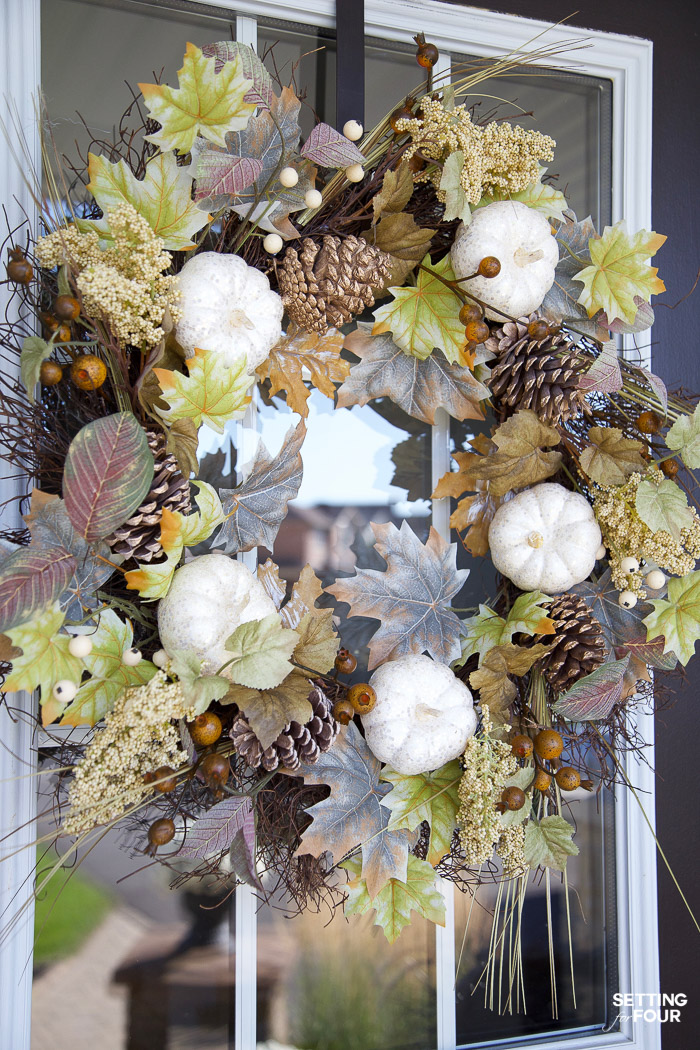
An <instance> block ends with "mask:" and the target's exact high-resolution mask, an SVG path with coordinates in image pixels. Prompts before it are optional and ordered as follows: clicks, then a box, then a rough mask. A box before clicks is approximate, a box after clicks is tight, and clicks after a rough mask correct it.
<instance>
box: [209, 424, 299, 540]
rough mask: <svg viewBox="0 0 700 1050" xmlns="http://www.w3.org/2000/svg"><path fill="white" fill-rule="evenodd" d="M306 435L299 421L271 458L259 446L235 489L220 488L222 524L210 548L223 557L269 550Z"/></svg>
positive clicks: (294, 485) (293, 490) (291, 493)
mask: <svg viewBox="0 0 700 1050" xmlns="http://www.w3.org/2000/svg"><path fill="white" fill-rule="evenodd" d="M305 436H306V424H305V423H304V421H303V419H302V420H300V421H299V423H298V424H297V426H296V427H295V428H294V429H293V430H290V431H289V432H288V434H287V436H286V438H285V440H284V443H283V445H282V448H281V450H280V451H279V453H278V454H277V455H276V456H274V457H272V456H270V454H269V452H268V451H267V449H266V448H265V446H264V445H263V444H262V442H261V443H260V444H259V445H258V450H257V452H256V454H255V459H254V461H253V465H252V467H251V470H250V473H249V474H248V476H247V478H246V479H245V481H244V482H243V484H242V485H240V486H239V487H238V488H237V489H221V490H220V492H219V495H220V496H221V500H222V504H223V509H224V514H225V515H226V521H224V523H223V525H222V526H221V529H220V530H219V532H218V534H217V537H216V539H215V541H214V544H213V546H215V547H223V548H224V552H225V553H226V554H236V553H237V552H238V551H249V550H251V549H252V548H253V547H259V546H265V547H267V548H268V550H272V546H273V544H274V542H275V537H276V535H277V532H278V530H279V527H280V525H281V524H282V521H283V520H284V517H285V515H286V513H287V504H288V503H289V501H290V500H291V499H294V497H295V496H296V494H297V492H298V491H299V486H300V485H301V480H302V476H303V464H302V461H301V453H300V449H301V446H302V443H303V441H304V438H305Z"/></svg>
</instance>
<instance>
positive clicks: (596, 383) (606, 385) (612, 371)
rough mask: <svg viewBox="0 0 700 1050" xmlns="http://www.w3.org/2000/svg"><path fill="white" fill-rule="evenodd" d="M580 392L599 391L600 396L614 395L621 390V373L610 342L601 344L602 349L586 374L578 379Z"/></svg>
mask: <svg viewBox="0 0 700 1050" xmlns="http://www.w3.org/2000/svg"><path fill="white" fill-rule="evenodd" d="M578 385H579V387H580V388H581V389H582V390H585V391H590V390H600V392H601V393H602V394H614V393H615V391H616V390H622V373H621V371H620V361H619V358H618V356H617V347H616V346H615V344H614V343H613V342H612V341H610V342H608V343H604V344H603V349H602V350H601V351H600V354H599V355H598V357H597V358H596V359H595V361H594V362H593V364H592V365H591V367H590V368H589V369H588V371H587V372H584V374H583V375H582V376H581V378H580V379H579V383H578Z"/></svg>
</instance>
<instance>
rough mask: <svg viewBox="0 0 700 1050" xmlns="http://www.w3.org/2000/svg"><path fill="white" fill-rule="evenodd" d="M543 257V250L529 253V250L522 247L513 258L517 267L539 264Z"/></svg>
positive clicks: (539, 249)
mask: <svg viewBox="0 0 700 1050" xmlns="http://www.w3.org/2000/svg"><path fill="white" fill-rule="evenodd" d="M543 256H544V252H543V251H542V249H541V248H538V249H537V251H534V252H529V251H527V249H525V248H522V247H521V248H517V249H516V251H515V252H514V253H513V258H514V260H515V263H516V265H517V266H529V265H530V263H536V262H539V261H540V259H541V258H542V257H543Z"/></svg>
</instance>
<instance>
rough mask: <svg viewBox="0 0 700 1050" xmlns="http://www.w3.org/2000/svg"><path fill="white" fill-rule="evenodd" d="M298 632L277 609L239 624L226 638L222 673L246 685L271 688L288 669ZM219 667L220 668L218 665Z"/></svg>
mask: <svg viewBox="0 0 700 1050" xmlns="http://www.w3.org/2000/svg"><path fill="white" fill-rule="evenodd" d="M299 638H300V636H299V635H298V634H297V633H296V631H292V630H290V629H289V628H288V627H283V626H282V621H281V620H280V618H279V616H278V615H277V613H270V615H269V616H265V617H263V619H262V620H249V621H247V622H246V623H242V624H239V626H238V627H237V628H236V630H235V631H234V632H233V634H232V635H231V637H230V638H228V639H227V641H226V650H227V652H229V653H231V657H230V658H229V660H228V661H227V662H226V677H227V678H230V679H231V681H232V682H236V683H237V684H238V685H245V686H248V687H249V688H250V689H272V688H274V687H275V686H277V685H279V684H280V682H282V681H283V679H285V678H286V677H287V675H288V674H289V673H290V672H291V671H292V665H291V663H290V662H289V657H290V656H291V655H292V652H293V651H294V648H295V646H296V645H297V643H298V642H299ZM222 670H223V669H222Z"/></svg>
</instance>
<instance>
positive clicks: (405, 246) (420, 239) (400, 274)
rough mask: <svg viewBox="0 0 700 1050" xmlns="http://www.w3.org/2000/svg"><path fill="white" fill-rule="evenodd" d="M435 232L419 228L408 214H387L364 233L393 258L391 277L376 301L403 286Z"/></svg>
mask: <svg viewBox="0 0 700 1050" xmlns="http://www.w3.org/2000/svg"><path fill="white" fill-rule="evenodd" d="M435 232H436V231H435V230H433V229H428V227H426V226H419V225H418V223H417V222H416V220H415V219H414V218H413V216H412V215H411V214H410V213H409V212H405V211H396V212H386V213H385V214H384V215H383V216H382V218H381V219H380V221H379V222H378V223H377V225H376V226H371V227H370V228H369V229H368V230H363V231H362V232H361V234H360V236H361V237H364V239H365V240H366V241H368V242H369V243H370V244H373V245H374V247H375V248H380V249H381V251H383V252H386V253H387V254H388V255H390V256H391V269H390V271H389V275H388V277H387V279H386V281H385V282H384V287H383V289H381V290H379V293H378V294H376V295H375V298H377V299H379V298H380V297H382V296H383V295H384V294H385V292H386V291H387V289H390V288H393V287H395V286H398V285H401V284H403V282H404V281H405V280H406V278H407V277H408V275H409V273H411V271H412V270H414V269H415V268H416V266H417V264H418V263H419V262H421V261H422V260H423V258H424V257H425V255H426V252H427V251H428V249H429V248H430V242H431V241H432V239H433V236H434V234H435Z"/></svg>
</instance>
